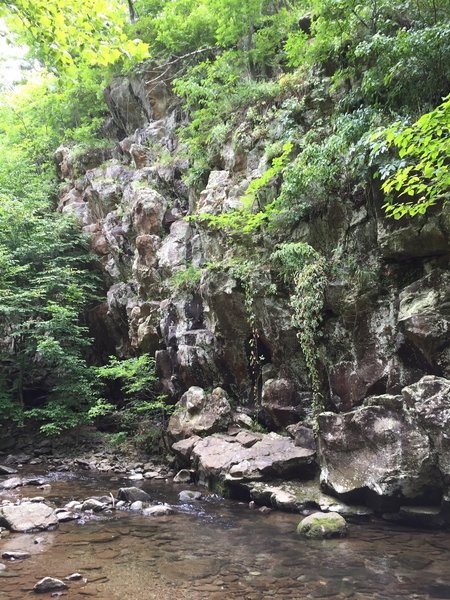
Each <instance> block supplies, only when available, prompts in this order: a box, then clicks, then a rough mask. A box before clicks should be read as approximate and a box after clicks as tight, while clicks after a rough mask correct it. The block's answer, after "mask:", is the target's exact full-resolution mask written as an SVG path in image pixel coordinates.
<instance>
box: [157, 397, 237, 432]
mask: <svg viewBox="0 0 450 600" xmlns="http://www.w3.org/2000/svg"><path fill="white" fill-rule="evenodd" d="M231 421H232V411H231V406H230V402H229V400H228V396H227V394H226V392H225V391H224V390H223V389H222V388H216V389H214V390H213V391H212V393H211V394H207V393H206V392H205V390H203V389H202V388H200V387H191V388H189V390H188V391H187V392H186V393H185V394H184V395H183V396H182V398H181V400H180V401H179V402H178V404H177V405H176V408H175V413H174V414H173V415H172V416H171V417H170V421H169V425H168V432H169V434H170V435H171V436H172V437H173V438H174V439H175V440H180V439H183V438H189V437H191V436H192V435H195V434H202V435H206V434H210V433H214V432H217V431H221V430H225V429H226V428H227V426H228V425H229V424H230V423H231Z"/></svg>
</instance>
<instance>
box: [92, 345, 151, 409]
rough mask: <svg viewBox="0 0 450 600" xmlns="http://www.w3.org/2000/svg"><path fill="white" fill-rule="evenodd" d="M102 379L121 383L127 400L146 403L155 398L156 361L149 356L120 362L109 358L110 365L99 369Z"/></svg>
mask: <svg viewBox="0 0 450 600" xmlns="http://www.w3.org/2000/svg"><path fill="white" fill-rule="evenodd" d="M97 374H98V376H99V377H100V379H103V380H111V381H117V380H118V381H120V383H121V387H122V391H123V393H124V395H125V396H126V397H127V398H133V399H134V400H140V401H144V400H146V399H147V398H149V397H153V390H154V385H155V382H156V381H157V378H156V374H155V361H154V359H153V358H151V357H150V356H149V355H148V354H143V355H142V356H139V357H133V358H128V359H123V360H119V359H118V358H116V357H115V356H110V357H109V363H108V364H107V365H104V366H103V367H98V369H97Z"/></svg>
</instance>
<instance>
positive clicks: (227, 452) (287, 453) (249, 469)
mask: <svg viewBox="0 0 450 600" xmlns="http://www.w3.org/2000/svg"><path fill="white" fill-rule="evenodd" d="M173 448H174V450H175V451H176V450H177V444H174V446H173ZM183 450H184V449H183ZM314 458H315V451H314V450H312V449H310V448H300V447H298V446H295V444H294V442H293V440H292V439H290V438H287V437H284V436H281V435H278V434H276V433H270V434H262V433H252V432H249V431H241V432H239V433H238V434H237V435H235V436H232V435H227V434H220V433H217V434H214V435H211V436H209V437H206V438H204V439H199V440H197V441H196V442H195V443H194V444H193V445H192V447H191V462H192V466H193V468H194V469H196V470H197V472H198V474H199V478H200V481H201V482H202V483H205V484H208V485H210V486H211V487H214V486H215V485H216V484H217V483H218V482H222V483H225V484H226V485H227V486H229V487H230V488H231V487H233V486H235V485H236V484H241V483H243V482H246V481H253V480H263V479H273V478H284V477H294V478H305V477H309V476H311V475H312V474H313V472H314V470H315V463H314ZM184 460H186V457H185V456H184Z"/></svg>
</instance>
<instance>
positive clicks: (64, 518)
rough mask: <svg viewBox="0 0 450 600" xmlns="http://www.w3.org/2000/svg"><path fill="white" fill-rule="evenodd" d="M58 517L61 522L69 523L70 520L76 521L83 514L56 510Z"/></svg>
mask: <svg viewBox="0 0 450 600" xmlns="http://www.w3.org/2000/svg"><path fill="white" fill-rule="evenodd" d="M56 518H57V519H58V521H59V522H60V523H67V522H68V521H76V520H78V519H80V518H81V515H78V514H77V513H73V512H71V511H68V510H58V511H56Z"/></svg>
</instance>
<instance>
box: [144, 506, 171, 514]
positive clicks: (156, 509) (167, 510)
mask: <svg viewBox="0 0 450 600" xmlns="http://www.w3.org/2000/svg"><path fill="white" fill-rule="evenodd" d="M142 514H143V515H144V516H145V517H164V516H166V515H173V514H175V511H174V509H173V508H172V507H171V506H169V505H168V504H158V505H156V506H149V507H148V508H144V510H143V511H142Z"/></svg>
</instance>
